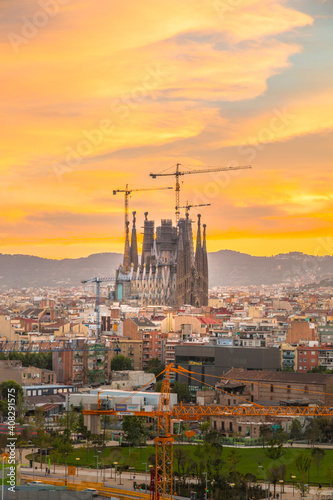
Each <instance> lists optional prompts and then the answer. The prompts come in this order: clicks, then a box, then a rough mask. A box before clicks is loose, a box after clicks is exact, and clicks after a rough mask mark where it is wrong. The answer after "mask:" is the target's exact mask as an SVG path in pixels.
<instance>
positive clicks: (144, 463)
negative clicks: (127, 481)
mask: <svg viewBox="0 0 333 500" xmlns="http://www.w3.org/2000/svg"><path fill="white" fill-rule="evenodd" d="M142 465H145V466H146V479H145V492H146V493H147V462H142Z"/></svg>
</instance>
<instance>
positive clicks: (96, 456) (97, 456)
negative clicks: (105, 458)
mask: <svg viewBox="0 0 333 500" xmlns="http://www.w3.org/2000/svg"><path fill="white" fill-rule="evenodd" d="M97 453H102V452H101V451H97ZM94 458H96V459H97V481H96V482H97V483H98V458H99V455H94Z"/></svg>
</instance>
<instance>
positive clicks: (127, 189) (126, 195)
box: [113, 184, 172, 235]
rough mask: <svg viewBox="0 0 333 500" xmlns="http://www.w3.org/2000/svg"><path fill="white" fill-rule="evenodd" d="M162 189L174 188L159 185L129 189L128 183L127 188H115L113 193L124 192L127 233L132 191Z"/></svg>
mask: <svg viewBox="0 0 333 500" xmlns="http://www.w3.org/2000/svg"><path fill="white" fill-rule="evenodd" d="M160 189H172V187H158V188H139V189H129V187H128V184H126V188H125V189H114V190H113V194H117V193H124V195H125V196H124V198H125V235H126V230H127V223H128V199H129V196H130V194H131V193H133V192H134V191H158V190H160Z"/></svg>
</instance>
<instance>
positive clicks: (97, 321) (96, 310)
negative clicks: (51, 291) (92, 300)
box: [81, 277, 127, 339]
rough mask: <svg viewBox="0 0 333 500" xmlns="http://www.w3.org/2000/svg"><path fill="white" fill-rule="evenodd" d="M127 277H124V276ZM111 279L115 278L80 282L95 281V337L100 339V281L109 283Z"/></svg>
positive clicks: (90, 281)
mask: <svg viewBox="0 0 333 500" xmlns="http://www.w3.org/2000/svg"><path fill="white" fill-rule="evenodd" d="M124 279H125V280H126V279H127V278H126V277H125V278H124ZM112 281H116V278H98V277H95V278H90V279H88V280H82V281H81V283H83V284H86V283H96V305H95V313H96V337H97V338H98V339H100V336H101V315H100V300H101V283H110V282H112Z"/></svg>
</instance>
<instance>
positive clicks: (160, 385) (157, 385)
mask: <svg viewBox="0 0 333 500" xmlns="http://www.w3.org/2000/svg"><path fill="white" fill-rule="evenodd" d="M162 383H163V382H162V380H158V381H157V382H156V385H155V392H161V389H162Z"/></svg>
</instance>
